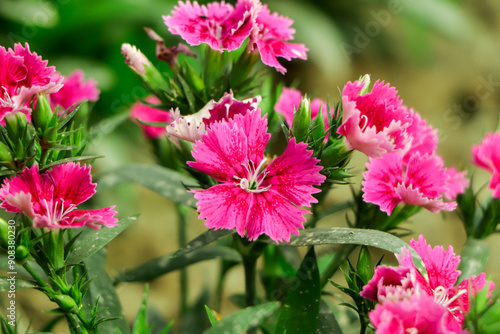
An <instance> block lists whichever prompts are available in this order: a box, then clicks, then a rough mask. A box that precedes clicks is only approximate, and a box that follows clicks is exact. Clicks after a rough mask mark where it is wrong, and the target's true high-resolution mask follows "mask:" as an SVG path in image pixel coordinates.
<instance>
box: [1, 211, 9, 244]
mask: <svg viewBox="0 0 500 334" xmlns="http://www.w3.org/2000/svg"><path fill="white" fill-rule="evenodd" d="M8 242H9V224H8V223H7V222H6V221H5V220H3V219H2V218H0V247H3V248H5V249H7V246H8V245H9V243H8Z"/></svg>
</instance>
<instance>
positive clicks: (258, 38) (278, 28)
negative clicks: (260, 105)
mask: <svg viewBox="0 0 500 334" xmlns="http://www.w3.org/2000/svg"><path fill="white" fill-rule="evenodd" d="M292 23H293V21H292V20H291V19H289V18H288V17H285V16H281V15H278V14H277V13H272V14H271V12H270V11H269V8H267V5H262V9H261V10H260V12H259V15H258V16H257V20H256V24H255V26H254V29H253V31H252V34H251V36H250V45H251V48H252V50H254V49H257V50H258V51H259V53H260V58H261V59H262V62H263V63H264V64H266V65H268V66H271V67H274V68H276V70H277V71H278V72H280V73H281V74H285V73H286V68H284V67H283V65H281V64H280V63H279V61H278V59H277V57H282V58H285V59H286V60H291V59H292V58H299V59H303V60H306V59H307V54H306V52H307V51H308V50H309V49H308V48H306V47H305V45H304V44H297V43H289V42H287V41H289V40H292V39H293V34H294V33H295V29H293V28H291V27H290V26H291V25H292Z"/></svg>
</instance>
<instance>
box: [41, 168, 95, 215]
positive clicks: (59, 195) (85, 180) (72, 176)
mask: <svg viewBox="0 0 500 334" xmlns="http://www.w3.org/2000/svg"><path fill="white" fill-rule="evenodd" d="M46 176H47V177H46V178H47V179H50V180H52V181H53V182H54V194H53V199H54V201H62V202H63V203H64V206H65V207H68V206H69V205H75V206H76V205H78V204H80V203H83V202H85V201H86V200H88V199H89V198H90V197H92V195H94V193H95V188H96V184H95V183H92V176H91V175H90V165H88V166H86V165H83V166H80V163H76V164H75V163H74V162H68V163H65V164H61V165H56V166H54V167H53V168H52V170H50V171H48V172H47V174H46Z"/></svg>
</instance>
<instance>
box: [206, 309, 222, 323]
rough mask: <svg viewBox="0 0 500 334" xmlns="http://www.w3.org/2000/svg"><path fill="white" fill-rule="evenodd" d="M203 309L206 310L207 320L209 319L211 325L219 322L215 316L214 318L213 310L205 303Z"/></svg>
mask: <svg viewBox="0 0 500 334" xmlns="http://www.w3.org/2000/svg"><path fill="white" fill-rule="evenodd" d="M205 310H206V311H207V316H208V320H210V324H211V325H212V326H213V325H215V324H216V323H218V322H219V321H218V320H217V318H215V313H214V311H213V310H211V309H210V307H208V306H207V305H205Z"/></svg>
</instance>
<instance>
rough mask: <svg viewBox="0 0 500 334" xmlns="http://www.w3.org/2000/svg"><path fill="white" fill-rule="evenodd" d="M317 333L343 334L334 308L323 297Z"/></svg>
mask: <svg viewBox="0 0 500 334" xmlns="http://www.w3.org/2000/svg"><path fill="white" fill-rule="evenodd" d="M316 334H342V329H341V328H340V326H339V323H338V322H337V319H335V316H334V315H333V312H332V310H331V309H330V307H329V306H328V304H327V303H326V302H325V301H324V300H323V299H321V303H320V306H319V317H318V327H317V328H316Z"/></svg>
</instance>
